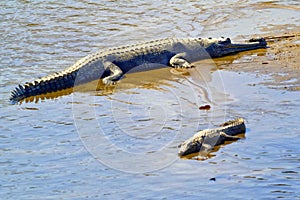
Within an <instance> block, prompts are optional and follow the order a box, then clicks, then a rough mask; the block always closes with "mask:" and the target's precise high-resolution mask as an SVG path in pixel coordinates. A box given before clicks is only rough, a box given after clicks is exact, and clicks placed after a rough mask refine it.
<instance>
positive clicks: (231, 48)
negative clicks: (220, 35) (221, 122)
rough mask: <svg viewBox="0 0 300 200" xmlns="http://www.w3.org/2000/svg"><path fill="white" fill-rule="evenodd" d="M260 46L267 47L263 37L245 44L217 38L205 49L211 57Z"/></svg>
mask: <svg viewBox="0 0 300 200" xmlns="http://www.w3.org/2000/svg"><path fill="white" fill-rule="evenodd" d="M260 48H267V42H266V41H265V39H264V38H260V39H256V40H250V41H249V43H245V44H232V43H231V40H230V39H229V38H227V39H226V40H219V41H218V42H216V43H213V44H211V45H210V46H209V47H207V48H206V49H205V50H206V51H207V52H208V54H209V55H210V56H211V57H212V58H216V57H221V56H224V55H228V54H233V53H238V52H242V51H247V50H254V49H260Z"/></svg>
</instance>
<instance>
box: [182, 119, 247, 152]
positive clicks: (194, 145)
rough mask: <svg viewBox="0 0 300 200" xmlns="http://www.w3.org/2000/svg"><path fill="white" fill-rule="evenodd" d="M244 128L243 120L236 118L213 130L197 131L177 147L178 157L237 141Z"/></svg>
mask: <svg viewBox="0 0 300 200" xmlns="http://www.w3.org/2000/svg"><path fill="white" fill-rule="evenodd" d="M245 131H246V126H245V122H244V119H243V118H237V119H234V120H230V121H227V122H225V123H223V124H221V125H220V126H219V127H218V128H215V129H205V130H202V131H199V132H198V133H196V134H195V135H194V136H192V137H191V138H189V139H188V140H186V141H185V142H183V143H182V144H180V145H179V147H180V149H179V151H178V155H179V156H186V155H189V154H192V153H198V152H207V151H209V150H211V149H212V148H213V147H214V146H217V145H220V144H223V143H224V142H225V141H227V140H238V139H240V137H237V136H236V135H237V134H240V133H245Z"/></svg>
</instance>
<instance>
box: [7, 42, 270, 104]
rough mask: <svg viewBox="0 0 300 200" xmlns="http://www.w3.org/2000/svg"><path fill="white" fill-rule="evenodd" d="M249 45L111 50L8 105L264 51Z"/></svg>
mask: <svg viewBox="0 0 300 200" xmlns="http://www.w3.org/2000/svg"><path fill="white" fill-rule="evenodd" d="M250 42H251V43H246V44H232V43H231V40H230V39H229V38H227V39H225V38H219V39H215V38H186V39H175V38H167V39H160V40H152V41H149V42H144V43H139V44H134V45H130V46H121V47H117V48H111V49H107V50H106V51H99V52H96V53H94V54H91V55H89V56H86V57H84V58H82V59H80V60H79V61H77V62H76V63H75V64H74V65H72V66H70V67H69V68H67V69H65V70H63V71H61V72H58V73H54V74H51V75H48V76H45V77H42V78H39V79H36V80H34V81H32V82H27V83H25V84H24V85H19V86H18V87H16V88H15V90H13V91H12V94H11V97H10V101H11V102H12V103H16V102H18V101H21V100H23V99H25V98H27V97H31V96H36V95H41V94H46V93H50V92H56V91H59V90H63V89H67V88H71V87H74V85H79V84H83V83H87V82H90V81H93V80H97V79H102V82H103V83H104V84H106V85H110V84H114V83H115V82H117V81H118V80H120V78H122V76H123V75H124V74H125V73H129V72H135V71H147V70H151V69H157V68H162V67H166V66H170V67H180V68H189V67H192V65H191V63H193V62H196V61H199V60H202V59H206V58H215V57H221V56H224V55H228V54H232V53H237V52H240V51H246V50H252V49H258V48H266V47H267V43H266V41H265V40H264V39H263V38H260V39H257V40H252V41H250Z"/></svg>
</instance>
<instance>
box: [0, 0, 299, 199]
mask: <svg viewBox="0 0 300 200" xmlns="http://www.w3.org/2000/svg"><path fill="white" fill-rule="evenodd" d="M0 6H1V11H0V14H1V17H0V22H1V23H0V28H1V30H2V34H1V36H0V37H1V40H0V44H1V45H0V52H1V60H0V71H1V73H0V79H1V83H0V84H1V93H0V94H1V103H0V108H1V116H0V163H1V164H0V169H1V170H0V177H1V178H0V186H1V189H0V194H1V198H3V199H59V198H61V199H84V198H90V199H129V198H137V199H142V198H143V199H153V198H157V199H163V198H165V199H196V198H197V199H198V198H199V197H202V198H215V197H223V198H232V199H240V198H242V197H243V198H246V199H247V198H248V199H257V198H258V199H274V198H280V197H282V198H287V199H295V198H300V193H299V191H300V186H299V185H300V175H299V173H300V170H299V169H300V166H299V161H300V153H299V143H300V135H299V133H298V131H299V128H300V127H299V123H298V119H299V112H300V100H299V91H298V92H297V91H294V92H291V91H282V90H274V89H270V88H268V87H266V86H264V85H263V84H260V83H261V82H264V81H265V80H270V79H271V77H269V76H268V75H262V74H255V73H236V72H230V71H225V70H217V69H216V66H215V65H214V62H213V61H206V62H199V63H197V67H196V69H191V70H189V74H174V72H172V71H170V69H160V70H155V71H151V72H145V73H137V74H130V75H128V76H127V77H126V78H125V79H124V80H122V81H121V83H120V84H118V85H117V87H116V88H108V89H107V88H103V87H102V88H101V86H100V90H97V91H95V90H94V87H95V84H91V86H89V89H88V90H87V91H84V92H83V91H81V90H80V89H78V91H76V92H74V93H70V92H69V93H68V92H67V93H66V94H64V95H62V96H61V95H60V96H58V97H56V98H54V97H51V98H50V99H39V100H38V102H37V103H35V102H34V101H33V102H28V103H25V102H24V103H22V104H21V105H10V104H8V98H9V95H10V91H11V90H12V89H13V88H14V87H15V86H16V85H17V84H19V83H24V82H26V81H31V80H33V79H34V78H37V77H40V76H44V75H47V74H50V73H52V72H55V71H59V70H61V69H64V68H65V67H67V66H69V65H71V64H73V63H74V62H75V61H76V60H77V59H79V58H81V57H83V56H85V55H88V54H90V53H92V52H95V51H97V50H98V49H104V48H107V47H111V46H116V45H123V44H128V43H134V42H137V41H141V40H147V39H154V38H155V39H156V38H163V37H171V36H177V37H187V36H188V37H200V36H201V37H203V36H214V37H219V36H220V35H224V36H229V37H232V38H233V39H236V40H244V39H248V38H249V37H250V35H253V34H262V33H269V34H270V35H271V34H273V33H274V32H280V31H284V30H289V29H291V28H293V27H299V25H300V21H299V19H300V16H299V9H300V4H299V2H298V1H280V2H277V1H274V2H273V3H272V2H271V1H266V2H263V1H248V0H240V1H217V0H215V1H213V2H211V1H189V2H186V1H152V2H143V1H125V2H124V1H123V2H118V1H107V2H97V1H76V2H74V1H64V2H60V1H44V2H43V3H41V2H39V1H33V2H30V3H29V2H27V1H1V2H0ZM243 55H244V54H241V57H243ZM295 73H299V72H295ZM205 104H209V105H211V106H212V109H211V110H209V111H203V110H199V109H198V107H199V106H201V105H205ZM235 117H243V118H245V119H246V127H247V132H246V135H245V136H246V138H245V139H243V140H240V141H238V142H235V143H231V144H229V145H225V146H223V147H221V148H220V149H219V150H218V151H217V152H213V153H211V157H210V158H209V159H206V160H203V161H199V160H186V159H179V158H178V157H177V155H176V154H177V150H178V148H177V145H178V144H180V143H181V142H182V141H184V140H185V139H187V138H189V137H190V136H192V135H193V134H194V133H195V132H196V131H197V130H199V129H205V128H209V127H212V126H215V125H218V124H220V123H222V122H223V121H224V120H226V119H231V118H235ZM212 178H215V181H213V180H210V179H212Z"/></svg>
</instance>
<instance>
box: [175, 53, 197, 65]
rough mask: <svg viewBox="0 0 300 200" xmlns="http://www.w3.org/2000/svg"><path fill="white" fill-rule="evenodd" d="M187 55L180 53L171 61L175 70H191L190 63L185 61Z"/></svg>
mask: <svg viewBox="0 0 300 200" xmlns="http://www.w3.org/2000/svg"><path fill="white" fill-rule="evenodd" d="M185 55H186V54H185V53H178V54H176V55H175V56H173V57H172V58H171V59H170V65H171V67H174V68H191V67H193V66H192V65H191V63H190V62H188V61H187V60H185V59H184V57H185Z"/></svg>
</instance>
